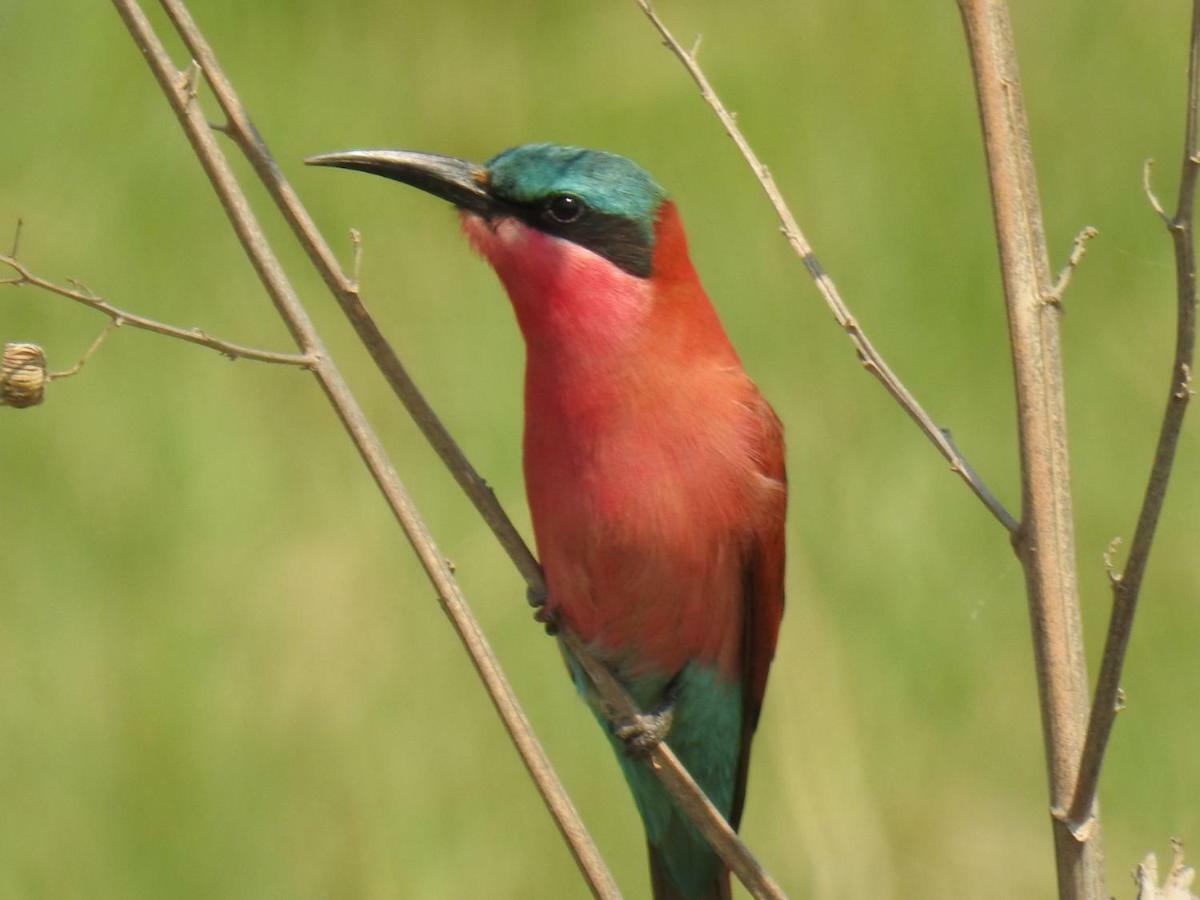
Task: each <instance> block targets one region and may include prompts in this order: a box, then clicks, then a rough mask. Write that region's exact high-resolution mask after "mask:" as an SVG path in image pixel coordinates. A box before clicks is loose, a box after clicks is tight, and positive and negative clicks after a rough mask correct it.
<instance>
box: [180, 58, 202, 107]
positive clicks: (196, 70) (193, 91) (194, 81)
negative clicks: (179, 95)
mask: <svg viewBox="0 0 1200 900" xmlns="http://www.w3.org/2000/svg"><path fill="white" fill-rule="evenodd" d="M179 90H181V91H182V92H183V94H184V96H185V97H187V99H188V101H189V102H190V101H192V100H195V99H196V97H197V96H198V95H199V93H200V63H198V62H196V60H194V59H193V60H192V61H191V62H190V63H188V67H187V68H186V69H184V70H183V71H182V72H180V73H179Z"/></svg>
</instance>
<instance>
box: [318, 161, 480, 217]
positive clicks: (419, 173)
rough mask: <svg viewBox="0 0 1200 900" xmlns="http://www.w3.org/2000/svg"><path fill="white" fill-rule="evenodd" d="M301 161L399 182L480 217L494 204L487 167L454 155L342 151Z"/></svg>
mask: <svg viewBox="0 0 1200 900" xmlns="http://www.w3.org/2000/svg"><path fill="white" fill-rule="evenodd" d="M304 162H305V163H307V164H308V165H310V166H334V167H336V168H339V169H354V170H355V171H358V172H369V173H370V174H372V175H382V176H384V177H385V178H391V179H393V180H395V181H402V182H404V183H405V184H409V185H412V186H413V187H415V188H420V189H421V190H423V191H426V192H427V193H430V194H433V195H434V196H435V197H441V198H442V199H443V200H448V201H449V202H451V203H453V204H454V205H455V206H457V207H458V208H459V209H465V210H469V211H470V212H473V213H478V214H479V215H482V216H487V215H490V214H491V213H493V212H495V210H496V207H497V203H496V199H495V198H494V197H493V196H492V193H491V191H490V190H489V188H488V173H487V169H485V168H484V167H483V166H480V165H477V164H475V163H472V162H467V161H466V160H465V159H458V158H457V157H454V156H442V155H441V154H439V153H417V152H415V151H412V150H345V151H343V152H341V153H323V154H321V155H320V156H311V157H309V158H308V159H306V160H305V161H304Z"/></svg>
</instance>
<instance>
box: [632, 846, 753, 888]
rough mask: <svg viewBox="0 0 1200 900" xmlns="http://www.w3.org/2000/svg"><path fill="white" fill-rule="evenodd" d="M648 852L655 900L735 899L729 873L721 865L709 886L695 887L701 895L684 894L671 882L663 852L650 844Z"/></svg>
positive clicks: (717, 866) (713, 874)
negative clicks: (731, 891) (730, 885)
mask: <svg viewBox="0 0 1200 900" xmlns="http://www.w3.org/2000/svg"><path fill="white" fill-rule="evenodd" d="M646 850H647V851H648V852H649V856H650V887H651V889H652V890H653V892H654V900H731V898H732V897H733V894H732V893H730V888H729V871H728V870H727V869H726V868H725V867H724V866H723V865H721V864H720V863H718V864H717V865H716V867H715V868H714V869H713V871H712V874H711V876H710V878H709V880H708V883H707V884H699V885H695V889H696V890H697V891H699V893H687V894H684V893H681V892H680V889H679V888H678V887H677V886H676V885H675V882H674V881H672V880H671V876H670V874H669V873H668V871H667V864H666V861H665V860H664V859H663V855H662V852H661V851H660V850H658V849H657V848H656V847H655V846H654V845H653V844H650V843H647V844H646Z"/></svg>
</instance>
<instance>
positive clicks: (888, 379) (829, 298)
mask: <svg viewBox="0 0 1200 900" xmlns="http://www.w3.org/2000/svg"><path fill="white" fill-rule="evenodd" d="M636 2H637V5H638V6H639V7H641V10H642V12H644V13H645V14H646V17H647V18H649V20H650V22H651V23H652V24H653V25H654V27H655V28H656V29H658V33H659V34H660V35H661V36H662V38H663V41H664V43H665V44H666V46H667V48H668V49H669V50H670V51H671V52H672V53H674V54H675V56H677V57H678V58H679V61H680V62H681V63H683V66H684V68H686V69H687V71H688V74H689V75H691V76H692V80H693V81H695V82H696V85H697V86H698V87H699V88H700V95H701V96H702V97H703V98H704V100H705V102H706V103H708V105H709V106H711V107H712V109H713V112H715V113H716V114H717V118H718V119H720V120H721V124H722V125H723V126H724V127H725V132H726V134H728V135H729V136H730V137H731V138H732V139H733V142H734V143H735V144H737V147H738V150H740V151H741V152H742V156H743V157H745V159H746V162H747V163H748V164H749V165H750V169H751V170H752V171H753V172H754V176H755V178H757V179H758V183H759V184H760V185H761V186H762V189H763V191H764V192H765V193H766V195H767V198H768V199H769V200H770V201H771V205H772V206H773V207H774V208H775V213H776V215H777V216H778V217H779V221H780V223H781V224H782V231H783V234H784V237H786V238H787V241H788V243H789V244H791V246H792V249H793V250H794V251H795V252H796V255H797V256H799V257H800V260H801V262H803V263H804V267H805V268H806V269H807V270H808V273H809V275H811V276H812V279H813V281H814V282H815V283H816V286H817V290H818V291H819V292H820V294H821V297H822V298H823V299H824V300H825V305H826V306H827V307H829V311H830V312H831V313H833V317H834V319H836V320H837V323H838V325H840V326H841V328H842V330H843V331H844V332H846V336H847V337H849V338H850V342H851V343H852V344H853V345H854V349H855V351H856V352H857V354H858V358H859V361H860V362H861V363H862V365H863V368H865V369H866V370H867V371H868V372H870V373H871V374H872V375H874V376H875V377H876V378H877V379H878V380H879V381H880V383H882V384H883V386H884V388H885V389H886V390H887V392H888V393H889V394H891V395H892V398H893V399H895V401H896V402H897V403H899V404H900V406H901V407H903V409H904V411H905V412H906V413H908V415H909V417H910V418H911V419H912V420H913V421H914V422H915V423H916V424H917V427H918V428H920V429H921V431H922V432H924V434H925V436H926V437H927V438H929V440H930V442H931V443H932V444H933V445H934V446H935V447H936V448H937V450H938V452H939V453H941V454H942V456H943V457H944V458H945V459H946V461H947V462H949V463H950V469H951V471H953V472H955V473H957V475H958V476H959V477H960V478H961V479H962V480H963V481H964V482H966V484H967V486H968V487H969V488H970V489H971V490H972V491H973V492H974V494H975V496H976V497H978V498H979V499H980V500H981V501H982V502H983V505H984V506H986V507H987V509H988V511H989V512H991V514H992V515H993V516H995V517H996V519H997V521H999V522H1000V524H1001V525H1003V526H1004V527H1005V528H1006V529H1008V531H1009V532H1013V531H1015V530H1016V528H1017V521H1016V519H1014V518H1013V517H1012V514H1011V513H1009V511H1008V510H1007V509H1005V508H1004V504H1002V503H1001V502H1000V501H999V499H997V497H996V496H995V494H993V493H992V492H991V490H990V489H989V488H988V486H987V485H986V484H984V482H983V480H982V479H981V478H980V477H979V475H978V474H977V473H976V472H975V470H974V469H973V468H972V467H971V466H970V465H969V464H968V463H967V461H966V459H965V458H964V457H963V455H962V454H961V453H960V452H959V451H958V448H957V447H956V446H955V445H954V442H953V441H951V440H950V439H949V437H948V436H947V432H946V430H944V429H942V428H939V427H938V425H937V423H936V422H934V421H933V419H932V418H931V417H930V415H929V413H927V412H925V410H924V408H923V407H922V406H921V404H920V403H918V402H917V398H916V397H914V396H913V394H912V392H911V391H909V389H908V388H907V387H905V386H904V383H903V382H901V381H900V379H899V378H898V377H897V376H896V374H895V373H894V372H893V371H892V370H891V368H890V367H889V366H888V364H887V362H886V361H885V360H884V358H883V356H882V355H881V354H880V353H879V351H878V350H876V349H875V346H874V345H873V344H872V343H871V341H870V339H869V338H868V337H867V335H866V332H865V331H863V329H862V326H861V325H859V324H858V320H857V319H855V318H854V316H853V315H851V313H850V309H849V307H847V306H846V303H845V301H844V300H843V299H842V296H841V294H840V293H839V292H838V289H837V286H836V285H835V284H834V282H833V279H832V278H830V277H829V275H828V273H826V272H825V270H824V269H823V268H822V267H821V264H820V262H818V261H817V257H816V255H815V254H814V253H813V249H812V246H811V245H810V244H809V243H808V239H807V238H805V236H804V233H803V232H802V231H801V230H800V226H799V225H797V224H796V218H795V216H793V215H792V211H791V210H790V209H789V208H788V205H787V203H786V202H785V201H784V199H783V195H782V194H781V193H780V192H779V188H778V187H777V186H776V184H775V179H774V177H772V175H771V170H770V169H768V168H767V167H766V165H764V164H763V162H762V161H761V160H759V158H758V155H757V154H756V153H755V152H754V150H753V148H751V146H750V143H749V141H747V140H746V137H745V135H743V134H742V131H741V129H740V128H739V127H738V124H737V121H736V119H735V117H734V115H733V114H732V113H730V112H729V110H728V109H726V107H725V104H724V103H722V102H721V98H720V97H718V96H717V94H716V91H714V90H713V88H712V85H711V84H709V81H708V78H707V77H706V76H705V74H704V71H703V70H702V69H701V68H700V64H699V63H698V62H697V61H696V55H695V53H694V52H689V51H687V50H685V49H684V48H683V45H682V44H680V43H679V41H677V40H676V39H675V36H674V35H673V34H671V32H670V30H669V29H668V28H667V26H666V25H665V24H664V23H663V21H662V19H660V18H659V17H658V14H657V13H655V12H654V8H653V7H652V6H651V4H650V0H636Z"/></svg>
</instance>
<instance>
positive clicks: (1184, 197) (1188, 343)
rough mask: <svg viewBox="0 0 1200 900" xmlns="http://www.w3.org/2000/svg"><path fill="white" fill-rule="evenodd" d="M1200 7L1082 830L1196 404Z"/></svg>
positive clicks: (1078, 799) (1076, 819)
mask: <svg viewBox="0 0 1200 900" xmlns="http://www.w3.org/2000/svg"><path fill="white" fill-rule="evenodd" d="M1198 116H1200V0H1194V2H1193V5H1192V31H1191V48H1190V51H1189V55H1188V92H1187V118H1186V126H1185V128H1184V142H1183V171H1182V174H1181V175H1180V179H1179V198H1178V202H1177V205H1176V208H1175V215H1174V216H1173V217H1170V218H1168V217H1167V216H1166V214H1165V213H1164V212H1163V209H1162V204H1160V203H1159V202H1158V200H1157V198H1155V196H1154V192H1153V191H1152V190H1151V189H1150V163H1149V161H1147V163H1146V167H1145V170H1144V179H1145V188H1146V194H1147V196H1148V197H1149V198H1150V203H1151V206H1153V207H1154V209H1155V211H1156V212H1158V213H1159V215H1160V216H1162V217H1163V220H1164V222H1165V224H1166V226H1167V231H1168V232H1169V233H1170V235H1171V240H1172V242H1173V243H1174V246H1175V291H1176V302H1177V312H1176V325H1175V359H1174V360H1173V361H1172V363H1171V380H1170V387H1169V389H1168V392H1167V405H1166V410H1165V411H1164V413H1163V421H1162V428H1161V429H1160V430H1159V434H1158V445H1157V447H1156V448H1155V450H1154V462H1153V464H1152V465H1151V467H1150V478H1149V482H1148V484H1147V485H1146V493H1145V496H1144V497H1143V499H1142V508H1141V512H1140V513H1139V514H1138V520H1137V526H1136V528H1135V530H1134V533H1133V542H1132V543H1131V544H1130V546H1129V558H1128V559H1127V560H1126V562H1125V570H1124V571H1123V572H1122V573H1121V574H1120V575H1118V576H1115V577H1110V581H1111V583H1112V592H1113V606H1112V613H1111V616H1110V618H1109V624H1108V635H1107V637H1106V638H1105V642H1104V655H1103V657H1101V660H1100V675H1099V676H1098V677H1097V679H1096V695H1095V699H1094V701H1093V702H1092V711H1091V717H1090V720H1089V722H1088V730H1087V739H1086V741H1085V742H1084V748H1083V759H1082V761H1081V762H1080V767H1079V781H1078V784H1077V785H1076V787H1075V797H1074V799H1073V801H1072V803H1071V809H1070V824H1071V825H1072V826H1073V827H1081V826H1082V825H1083V824H1084V823H1086V822H1087V817H1088V810H1090V809H1091V808H1092V803H1093V801H1094V799H1095V797H1096V790H1097V786H1098V785H1099V783H1100V769H1101V767H1102V765H1103V762H1104V754H1105V750H1106V748H1107V746H1108V739H1109V736H1110V735H1111V734H1112V727H1113V722H1114V721H1115V719H1116V711H1117V694H1118V689H1119V688H1120V684H1121V671H1122V669H1123V668H1124V664H1125V654H1126V651H1127V650H1128V648H1129V636H1130V634H1131V633H1132V631H1133V617H1134V613H1136V612H1137V603H1138V597H1139V595H1140V594H1141V590H1142V580H1143V578H1144V576H1145V574H1146V566H1147V564H1148V563H1149V561H1150V550H1151V547H1152V546H1153V545H1154V535H1155V531H1156V529H1157V527H1158V519H1159V515H1160V513H1161V512H1162V508H1163V502H1164V500H1165V499H1166V496H1167V487H1168V485H1169V483H1170V479H1171V469H1172V467H1173V465H1174V463H1175V451H1176V449H1177V448H1178V446H1179V434H1180V431H1181V429H1182V427H1183V417H1184V413H1186V412H1187V407H1188V402H1189V401H1190V400H1191V397H1192V371H1193V366H1194V364H1195V363H1194V360H1195V353H1196V246H1195V228H1194V224H1193V220H1194V215H1193V213H1194V209H1195V199H1196V181H1197V177H1198V175H1200V133H1198V131H1200V126H1198V125H1197V118H1198Z"/></svg>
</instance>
